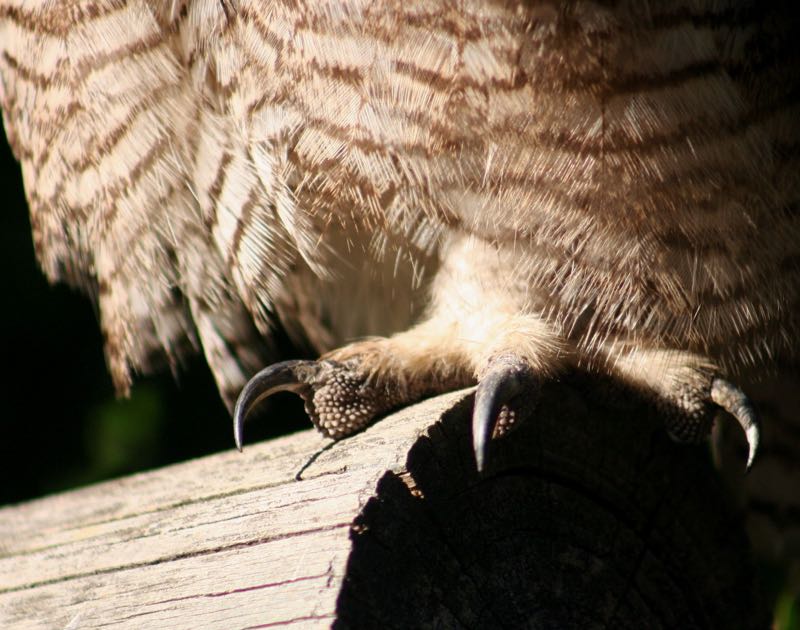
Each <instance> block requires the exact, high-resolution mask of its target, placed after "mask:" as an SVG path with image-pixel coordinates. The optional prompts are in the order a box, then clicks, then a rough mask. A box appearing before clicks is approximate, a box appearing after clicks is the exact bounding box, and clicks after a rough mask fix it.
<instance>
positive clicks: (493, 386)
mask: <svg viewBox="0 0 800 630" xmlns="http://www.w3.org/2000/svg"><path fill="white" fill-rule="evenodd" d="M496 363H497V366H496V367H494V366H493V368H492V369H491V370H490V371H489V372H488V373H487V374H486V375H484V377H483V378H481V380H480V382H479V383H478V389H477V391H476V392H475V407H474V409H473V411H472V450H473V452H474V453H475V464H476V466H477V468H478V472H481V471H482V470H483V465H484V461H485V459H486V444H487V442H488V441H489V438H490V437H491V436H492V435H493V434H494V433H495V431H496V428H497V425H498V420H499V419H500V417H501V412H502V411H503V407H504V406H506V405H507V404H508V403H509V402H510V401H511V400H512V399H513V398H515V397H517V396H520V395H526V394H527V395H532V396H534V395H535V394H536V392H537V391H538V388H539V380H538V379H537V378H536V376H535V375H534V373H533V370H531V368H530V366H528V364H527V363H525V362H523V361H522V360H521V359H519V358H517V357H502V358H500V359H497V360H496Z"/></svg>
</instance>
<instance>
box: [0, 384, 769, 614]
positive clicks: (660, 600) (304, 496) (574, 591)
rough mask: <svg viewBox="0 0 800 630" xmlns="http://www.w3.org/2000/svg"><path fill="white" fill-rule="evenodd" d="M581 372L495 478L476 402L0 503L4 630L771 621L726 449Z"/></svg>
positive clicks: (554, 387)
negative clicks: (716, 460) (480, 467)
mask: <svg viewBox="0 0 800 630" xmlns="http://www.w3.org/2000/svg"><path fill="white" fill-rule="evenodd" d="M607 391H610V389H609V388H608V387H606V385H605V384H602V383H600V384H598V383H594V382H591V381H589V380H588V379H585V378H584V377H575V378H573V379H571V381H570V382H569V383H561V384H551V385H549V386H546V387H545V388H544V391H543V397H542V401H541V403H540V405H539V409H538V413H537V416H536V418H535V420H533V421H530V422H528V423H526V424H525V425H523V426H522V427H521V428H520V429H518V430H517V431H516V432H515V433H514V434H512V435H510V436H508V437H507V438H505V439H503V440H500V441H497V442H495V443H493V444H492V445H491V448H490V451H489V457H488V460H489V462H488V470H487V472H486V473H485V474H484V475H478V474H477V473H476V472H475V465H474V462H473V459H472V456H471V452H470V446H469V421H468V419H469V413H470V410H471V403H472V395H471V392H469V391H466V392H456V393H453V394H449V395H446V396H441V397H439V398H435V399H432V400H429V401H425V402H423V403H421V404H418V405H415V406H413V407H410V408H407V409H404V410H402V411H399V412H397V413H395V414H394V415H392V416H390V417H388V418H386V419H384V420H382V421H381V422H379V423H377V424H376V425H374V426H373V427H371V428H370V429H368V430H367V431H365V432H364V433H362V434H360V435H358V436H355V437H353V438H351V439H348V440H344V441H342V442H339V443H336V444H334V445H332V446H331V445H330V444H329V443H328V442H327V441H326V440H324V439H323V438H321V437H320V436H318V435H317V434H316V433H314V432H312V431H306V432H303V433H299V434H296V435H292V436H289V437H285V438H281V439H278V440H274V441H271V442H268V443H262V444H256V445H251V446H248V447H247V448H246V449H245V452H244V453H243V454H239V453H238V452H235V451H233V450H231V451H230V452H226V453H222V454H219V455H215V456H211V457H206V458H203V459H198V460H195V461H189V462H185V463H182V464H179V465H175V466H170V467H168V468H164V469H161V470H156V471H153V472H148V473H144V474H139V475H134V476H132V477H128V478H124V479H120V480H116V481H111V482H107V483H103V484H99V485H95V486H92V487H88V488H84V489H81V490H77V491H74V492H69V493H65V494H61V495H57V496H52V497H47V498H44V499H40V500H36V501H32V502H30V503H27V504H23V505H19V506H13V507H8V508H5V509H3V510H0V627H2V628H15V629H16V628H48V629H51V628H76V629H77V628H100V627H103V628H137V629H138V628H170V629H175V628H225V629H230V628H262V627H283V626H287V627H292V628H295V627H296V628H322V627H326V628H327V627H330V626H331V625H335V626H336V627H342V628H345V627H347V628H414V627H437V628H505V627H507V628H522V627H534V628H587V627H603V628H606V627H608V628H624V627H630V628H651V627H667V628H673V627H674V628H678V627H680V628H695V627H700V628H734V627H735V628H747V627H767V626H768V624H769V621H768V619H769V618H768V616H767V615H766V613H765V611H764V608H763V605H762V603H761V601H760V598H759V596H758V591H757V588H756V584H755V580H754V577H753V569H752V566H751V562H750V555H749V550H748V549H749V548H748V543H747V539H746V537H745V534H744V531H743V529H742V525H741V520H740V518H739V517H737V516H736V515H735V514H734V513H733V512H732V510H731V509H730V508H729V506H728V504H727V503H726V500H725V498H724V493H723V492H722V491H721V486H720V483H719V482H718V480H717V476H716V475H715V473H714V470H713V467H712V465H711V463H710V459H709V457H708V454H707V447H702V446H701V447H687V446H681V445H676V444H673V443H671V442H670V441H669V439H668V438H667V437H666V435H665V434H664V432H663V429H662V427H661V425H660V422H659V420H658V417H657V415H656V413H655V412H654V411H653V410H652V409H651V408H650V407H648V406H647V405H646V404H643V403H640V402H636V401H633V402H631V401H626V402H623V398H624V397H623V398H619V397H616V398H615V401H611V400H610V399H609V398H608V397H607V396H606V397H603V396H601V395H600V394H602V392H607Z"/></svg>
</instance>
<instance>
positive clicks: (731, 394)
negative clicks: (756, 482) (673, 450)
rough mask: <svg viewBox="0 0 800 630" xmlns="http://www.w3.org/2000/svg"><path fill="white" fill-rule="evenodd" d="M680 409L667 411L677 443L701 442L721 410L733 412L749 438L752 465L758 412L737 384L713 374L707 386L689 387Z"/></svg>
mask: <svg viewBox="0 0 800 630" xmlns="http://www.w3.org/2000/svg"><path fill="white" fill-rule="evenodd" d="M680 402H681V403H682V404H681V405H680V407H679V408H677V409H674V408H673V409H672V410H671V411H667V412H666V414H665V416H666V418H667V420H666V429H667V433H669V436H670V437H671V438H672V439H673V440H675V441H676V442H688V443H697V442H702V441H703V440H705V439H706V438H708V436H709V435H710V434H711V428H712V426H713V424H714V416H715V415H716V413H717V411H719V410H722V411H726V412H728V413H729V414H730V415H732V416H733V417H734V418H735V419H736V421H737V422H738V423H739V426H741V427H742V430H743V431H744V434H745V437H746V438H747V446H748V453H747V469H748V470H749V469H750V467H751V466H752V465H753V461H754V460H755V456H756V453H757V452H758V444H759V439H760V431H759V421H758V415H757V414H756V412H755V409H754V407H753V405H752V403H751V402H750V400H749V399H748V398H747V396H746V395H745V394H744V392H742V391H741V390H740V389H739V388H738V387H736V386H735V385H733V384H731V383H730V382H728V381H726V380H725V379H723V378H721V377H719V376H714V377H712V378H711V382H710V385H709V386H707V387H704V388H688V389H687V390H685V391H684V392H683V395H682V396H681V397H680Z"/></svg>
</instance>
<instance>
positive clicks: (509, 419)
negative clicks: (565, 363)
mask: <svg viewBox="0 0 800 630" xmlns="http://www.w3.org/2000/svg"><path fill="white" fill-rule="evenodd" d="M509 282H512V284H509ZM524 293H525V291H524V288H523V287H515V286H513V281H509V280H508V278H507V274H506V273H505V272H504V271H503V262H502V261H500V260H499V259H498V258H497V252H496V250H494V249H493V248H491V247H489V246H487V245H486V244H485V243H482V242H479V241H475V240H473V239H469V238H466V237H463V238H459V239H457V240H454V242H453V243H451V245H450V247H448V248H447V250H446V256H445V258H444V261H443V264H442V266H441V268H440V269H439V271H438V273H437V276H436V278H435V281H434V283H433V285H432V300H431V304H432V306H431V309H430V311H429V315H428V317H427V318H425V319H424V320H423V321H422V322H421V323H420V324H418V325H416V326H414V327H412V328H410V329H409V330H407V331H403V332H401V333H398V334H396V335H393V336H391V337H387V338H375V339H368V340H365V341H361V342H357V343H354V344H351V345H348V346H345V347H343V348H340V349H337V350H334V351H332V352H330V353H328V354H326V355H324V356H323V357H321V358H320V360H319V361H288V362H284V363H280V364H277V365H273V366H270V367H268V368H266V369H265V370H263V371H262V372H260V373H259V374H258V375H256V376H255V377H254V378H253V379H252V380H251V381H250V383H248V385H247V386H246V387H245V389H244V390H243V391H242V394H241V396H240V398H239V402H238V404H237V406H236V411H235V414H234V426H235V435H236V440H237V445H239V446H241V435H242V425H243V421H244V418H245V416H246V415H247V413H248V412H249V410H250V409H252V407H253V406H254V405H255V404H256V403H257V402H258V401H260V400H261V399H263V398H265V397H267V396H269V395H271V394H272V393H274V392H277V391H281V390H289V391H293V392H295V393H297V394H299V395H300V396H302V397H303V399H304V400H305V405H306V411H307V412H308V414H309V417H310V418H311V420H312V422H313V423H314V425H315V426H316V427H317V428H318V429H319V430H320V431H321V432H322V433H323V434H325V435H327V436H329V437H332V438H334V439H339V438H343V437H346V436H348V435H350V434H352V433H354V432H357V431H360V430H362V429H363V428H364V427H366V426H367V425H368V424H369V423H371V422H372V421H373V420H375V419H376V418H377V417H380V416H381V415H384V414H386V413H387V412H388V411H390V410H391V409H393V408H397V407H401V406H403V405H407V404H409V403H411V402H414V401H417V400H420V399H421V398H424V397H426V396H430V395H434V394H438V393H442V392H446V391H452V390H454V389H458V388H461V387H466V386H469V385H472V384H475V383H476V382H477V383H478V390H477V392H476V403H475V413H474V420H473V432H474V447H475V454H476V459H477V462H478V466H479V468H480V467H482V465H483V460H484V452H485V448H486V442H487V440H488V439H489V438H491V437H499V436H501V435H504V434H506V433H507V432H508V431H509V430H510V429H511V428H513V427H514V426H516V425H518V424H519V422H521V421H522V420H523V419H524V418H526V417H528V416H529V415H531V413H532V411H533V408H534V406H535V402H536V398H537V394H538V391H539V384H540V382H541V379H543V378H549V377H551V376H552V375H553V374H554V373H555V372H556V371H557V370H558V369H559V368H560V366H561V363H562V358H563V356H564V354H565V353H564V346H563V344H562V343H561V342H560V340H559V338H558V335H557V333H556V332H555V331H554V330H553V329H552V328H551V327H550V325H548V324H547V323H546V322H545V321H544V320H543V319H542V318H541V317H539V316H538V315H536V314H535V313H531V312H528V310H527V309H526V306H525V305H526V298H525V295H524Z"/></svg>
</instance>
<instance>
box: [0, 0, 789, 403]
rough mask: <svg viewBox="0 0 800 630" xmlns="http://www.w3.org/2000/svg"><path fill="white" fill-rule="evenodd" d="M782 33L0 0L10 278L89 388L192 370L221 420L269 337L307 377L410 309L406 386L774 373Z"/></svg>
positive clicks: (664, 14)
mask: <svg viewBox="0 0 800 630" xmlns="http://www.w3.org/2000/svg"><path fill="white" fill-rule="evenodd" d="M797 26H798V24H797V22H796V18H794V17H793V13H792V12H791V11H790V7H788V5H787V6H786V7H784V5H783V4H782V3H780V2H777V1H776V2H755V1H752V2H750V1H738V0H684V1H682V2H666V1H665V0H651V1H649V2H628V1H622V0H620V1H619V2H600V1H594V2H593V1H585V2H578V1H565V2H554V1H545V0H542V1H538V2H512V1H488V0H482V1H480V0H415V1H410V2H409V1H404V2H399V1H395V0H384V1H380V2H374V1H369V2H368V1H366V0H315V1H313V2H312V1H310V0H308V1H299V2H298V1H295V0H293V1H290V0H269V1H255V0H173V1H172V2H162V1H160V0H65V1H63V2H57V3H56V2H47V1H45V0H39V1H29V0H0V105H2V109H3V116H4V124H5V129H6V133H7V135H8V138H9V140H10V142H11V145H12V147H13V148H14V150H15V152H16V155H17V157H18V158H19V160H20V162H21V164H22V168H23V174H24V178H25V184H26V190H27V194H28V201H29V205H30V211H31V223H32V226H33V234H34V241H35V244H36V251H37V255H38V257H39V261H40V263H41V265H42V267H43V269H44V270H45V272H46V273H47V275H48V277H49V278H50V279H51V280H54V281H55V280H65V281H67V282H70V283H72V284H75V285H79V286H81V287H83V288H85V289H86V290H87V291H88V292H90V293H91V294H93V295H95V296H96V298H97V300H98V302H99V307H100V313H101V324H102V328H103V332H104V334H105V339H106V353H107V357H108V363H109V366H110V369H111V372H112V374H113V377H114V381H115V383H116V385H117V387H118V389H119V390H120V391H123V392H124V391H126V390H127V388H128V386H129V384H130V382H131V372H132V370H139V371H145V370H148V369H150V368H151V365H152V362H153V360H154V359H155V358H156V357H157V356H159V355H162V356H164V357H166V358H167V359H168V360H169V361H170V362H174V361H176V360H179V359H180V357H181V356H182V355H183V354H184V353H185V352H187V351H191V350H192V349H193V348H198V347H200V348H202V350H203V351H204V353H205V355H206V358H207V360H208V362H209V365H210V366H211V368H212V371H213V372H214V374H215V377H216V379H217V383H218V384H219V387H220V391H221V393H222V395H223V397H224V398H226V400H228V402H229V403H232V401H233V399H234V397H235V395H236V393H237V392H238V391H239V389H240V388H241V386H242V385H243V384H244V382H245V380H246V379H247V378H248V376H249V375H250V374H251V373H252V372H253V371H255V370H256V369H257V368H258V367H259V366H260V365H262V364H263V363H264V361H265V360H266V358H267V357H268V355H269V346H268V345H265V344H264V342H263V340H264V339H265V338H266V339H268V338H269V336H270V331H271V329H272V327H273V325H274V324H275V322H276V321H279V322H281V323H282V324H283V326H284V327H285V328H286V329H287V330H288V331H289V333H290V334H292V335H293V336H296V337H304V338H307V339H310V340H311V341H312V342H313V343H314V344H315V345H316V346H317V347H318V348H319V349H320V350H329V349H331V348H332V347H334V346H336V345H338V344H340V343H342V342H343V341H344V340H345V339H348V338H351V337H354V336H357V335H367V334H387V333H390V332H392V331H398V330H404V329H405V328H407V327H408V326H409V324H410V322H411V321H412V319H413V318H414V317H415V316H418V315H419V314H420V312H422V311H423V310H424V311H425V313H426V314H425V321H427V322H438V324H437V325H436V326H433V325H432V324H429V325H428V327H427V328H426V327H425V326H422V327H420V328H418V329H412V331H410V332H409V336H407V337H403V336H400V337H398V340H399V341H398V344H405V345H404V346H403V345H399V346H398V347H397V348H395V350H396V351H397V353H398V354H399V355H403V354H404V352H406V350H405V349H408V348H411V347H412V346H413V347H415V348H423V347H424V348H427V349H428V350H429V351H430V353H429V354H424V353H423V354H420V351H419V350H408V357H407V360H408V364H409V365H414V366H422V365H423V363H425V361H427V362H428V363H430V359H431V356H435V357H437V358H438V359H441V360H442V361H444V362H445V363H446V362H448V361H452V362H455V363H457V364H459V369H464V370H467V371H468V372H471V373H473V374H475V375H480V374H481V373H482V370H483V369H484V366H485V364H486V361H487V360H488V359H487V357H490V356H492V355H493V353H494V354H497V353H502V352H503V351H504V350H505V349H507V348H508V347H515V348H516V347H520V344H521V347H523V348H527V350H520V352H522V354H523V355H525V358H526V360H527V361H528V362H529V363H530V364H531V365H535V366H537V367H538V369H540V370H542V372H543V373H550V372H552V371H554V370H555V369H556V367H557V365H560V364H561V363H563V362H564V360H565V357H566V356H569V357H571V358H570V360H575V361H577V362H578V363H583V364H586V365H589V366H593V367H597V368H600V369H608V370H609V371H612V372H615V373H619V374H621V375H623V376H625V377H626V378H629V379H632V380H634V381H637V382H646V383H648V384H649V385H650V386H652V387H653V388H655V389H656V390H658V391H660V392H662V393H665V392H666V390H667V389H668V388H669V387H670V386H669V385H665V384H664V382H667V381H670V379H673V380H675V379H677V380H681V379H683V380H684V381H686V380H692V379H691V378H689V377H688V376H685V377H684V376H680V377H679V376H677V375H676V374H677V373H678V372H679V371H680V369H682V368H683V367H689V368H691V369H692V370H695V371H697V370H701V371H702V370H707V369H712V368H713V369H719V370H722V371H727V372H731V371H734V372H735V371H738V370H741V369H742V368H745V367H750V366H760V365H763V364H764V363H765V362H769V361H771V360H772V359H774V357H775V356H777V355H781V354H789V355H791V354H792V353H793V352H794V350H795V347H796V339H797V332H798V315H797V313H798V312H799V311H800V281H799V280H800V213H799V212H798V199H799V198H800V177H798V165H799V164H798V162H799V160H798V151H797V147H798V142H800V123H799V122H798V121H800V105H799V104H798V97H799V96H800V80H798V78H797V72H796V67H797V66H798V64H800V50H799V47H798V38H797V33H798V30H797ZM368 259H370V260H373V261H374V262H367V260H368ZM465 265H466V270H465ZM387 298H390V299H387ZM426 299H427V300H428V302H429V304H428V306H427V307H425V308H423V307H424V302H425V301H426ZM354 300H357V303H359V304H363V306H359V307H358V308H352V307H351V305H352V304H353V303H354ZM487 300H488V301H489V307H490V308H489V309H488V310H487V309H486V308H484V306H485V302H487ZM392 301H394V304H393V303H392ZM397 304H401V305H402V307H400V308H398V306H397ZM470 316H471V317H472V319H470ZM466 321H469V322H471V323H470V325H469V326H467V325H466V324H464V322H466ZM459 326H460V327H459ZM413 331H416V332H413ZM415 335H416V336H415ZM436 344H438V345H436ZM504 344H505V345H504ZM404 348H405V349H404ZM415 353H416V354H415ZM431 353H432V354H431ZM665 353H666V354H665ZM670 353H672V355H674V356H675V357H678V358H676V359H674V360H673V359H671V358H669V357H670V356H672V355H670ZM345 354H346V352H345ZM379 354H380V353H376V354H375V356H376V357H378V355H379ZM665 357H667V358H666V359H665ZM680 357H683V358H680ZM687 357H690V358H687ZM384 360H389V359H387V358H386V357H383V358H382V359H380V361H384ZM376 361H377V362H378V363H380V361H379V360H378V359H376ZM681 361H683V363H681ZM670 362H672V363H670ZM687 362H688V363H687ZM673 363H674V365H673ZM670 365H671V366H672V367H670ZM673 368H674V370H673V372H674V371H675V370H678V372H675V373H674V374H673V376H670V378H669V379H666V380H664V379H660V378H659V377H658V373H662V374H664V373H667V372H669V370H670V369H673ZM679 368H680V369H679ZM376 369H377V368H376ZM387 369H388V368H387ZM415 369H416V368H415ZM420 369H423V367H420ZM673 377H674V378H673ZM692 378H694V377H692ZM670 382H671V381H670ZM662 390H663V391H662Z"/></svg>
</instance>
